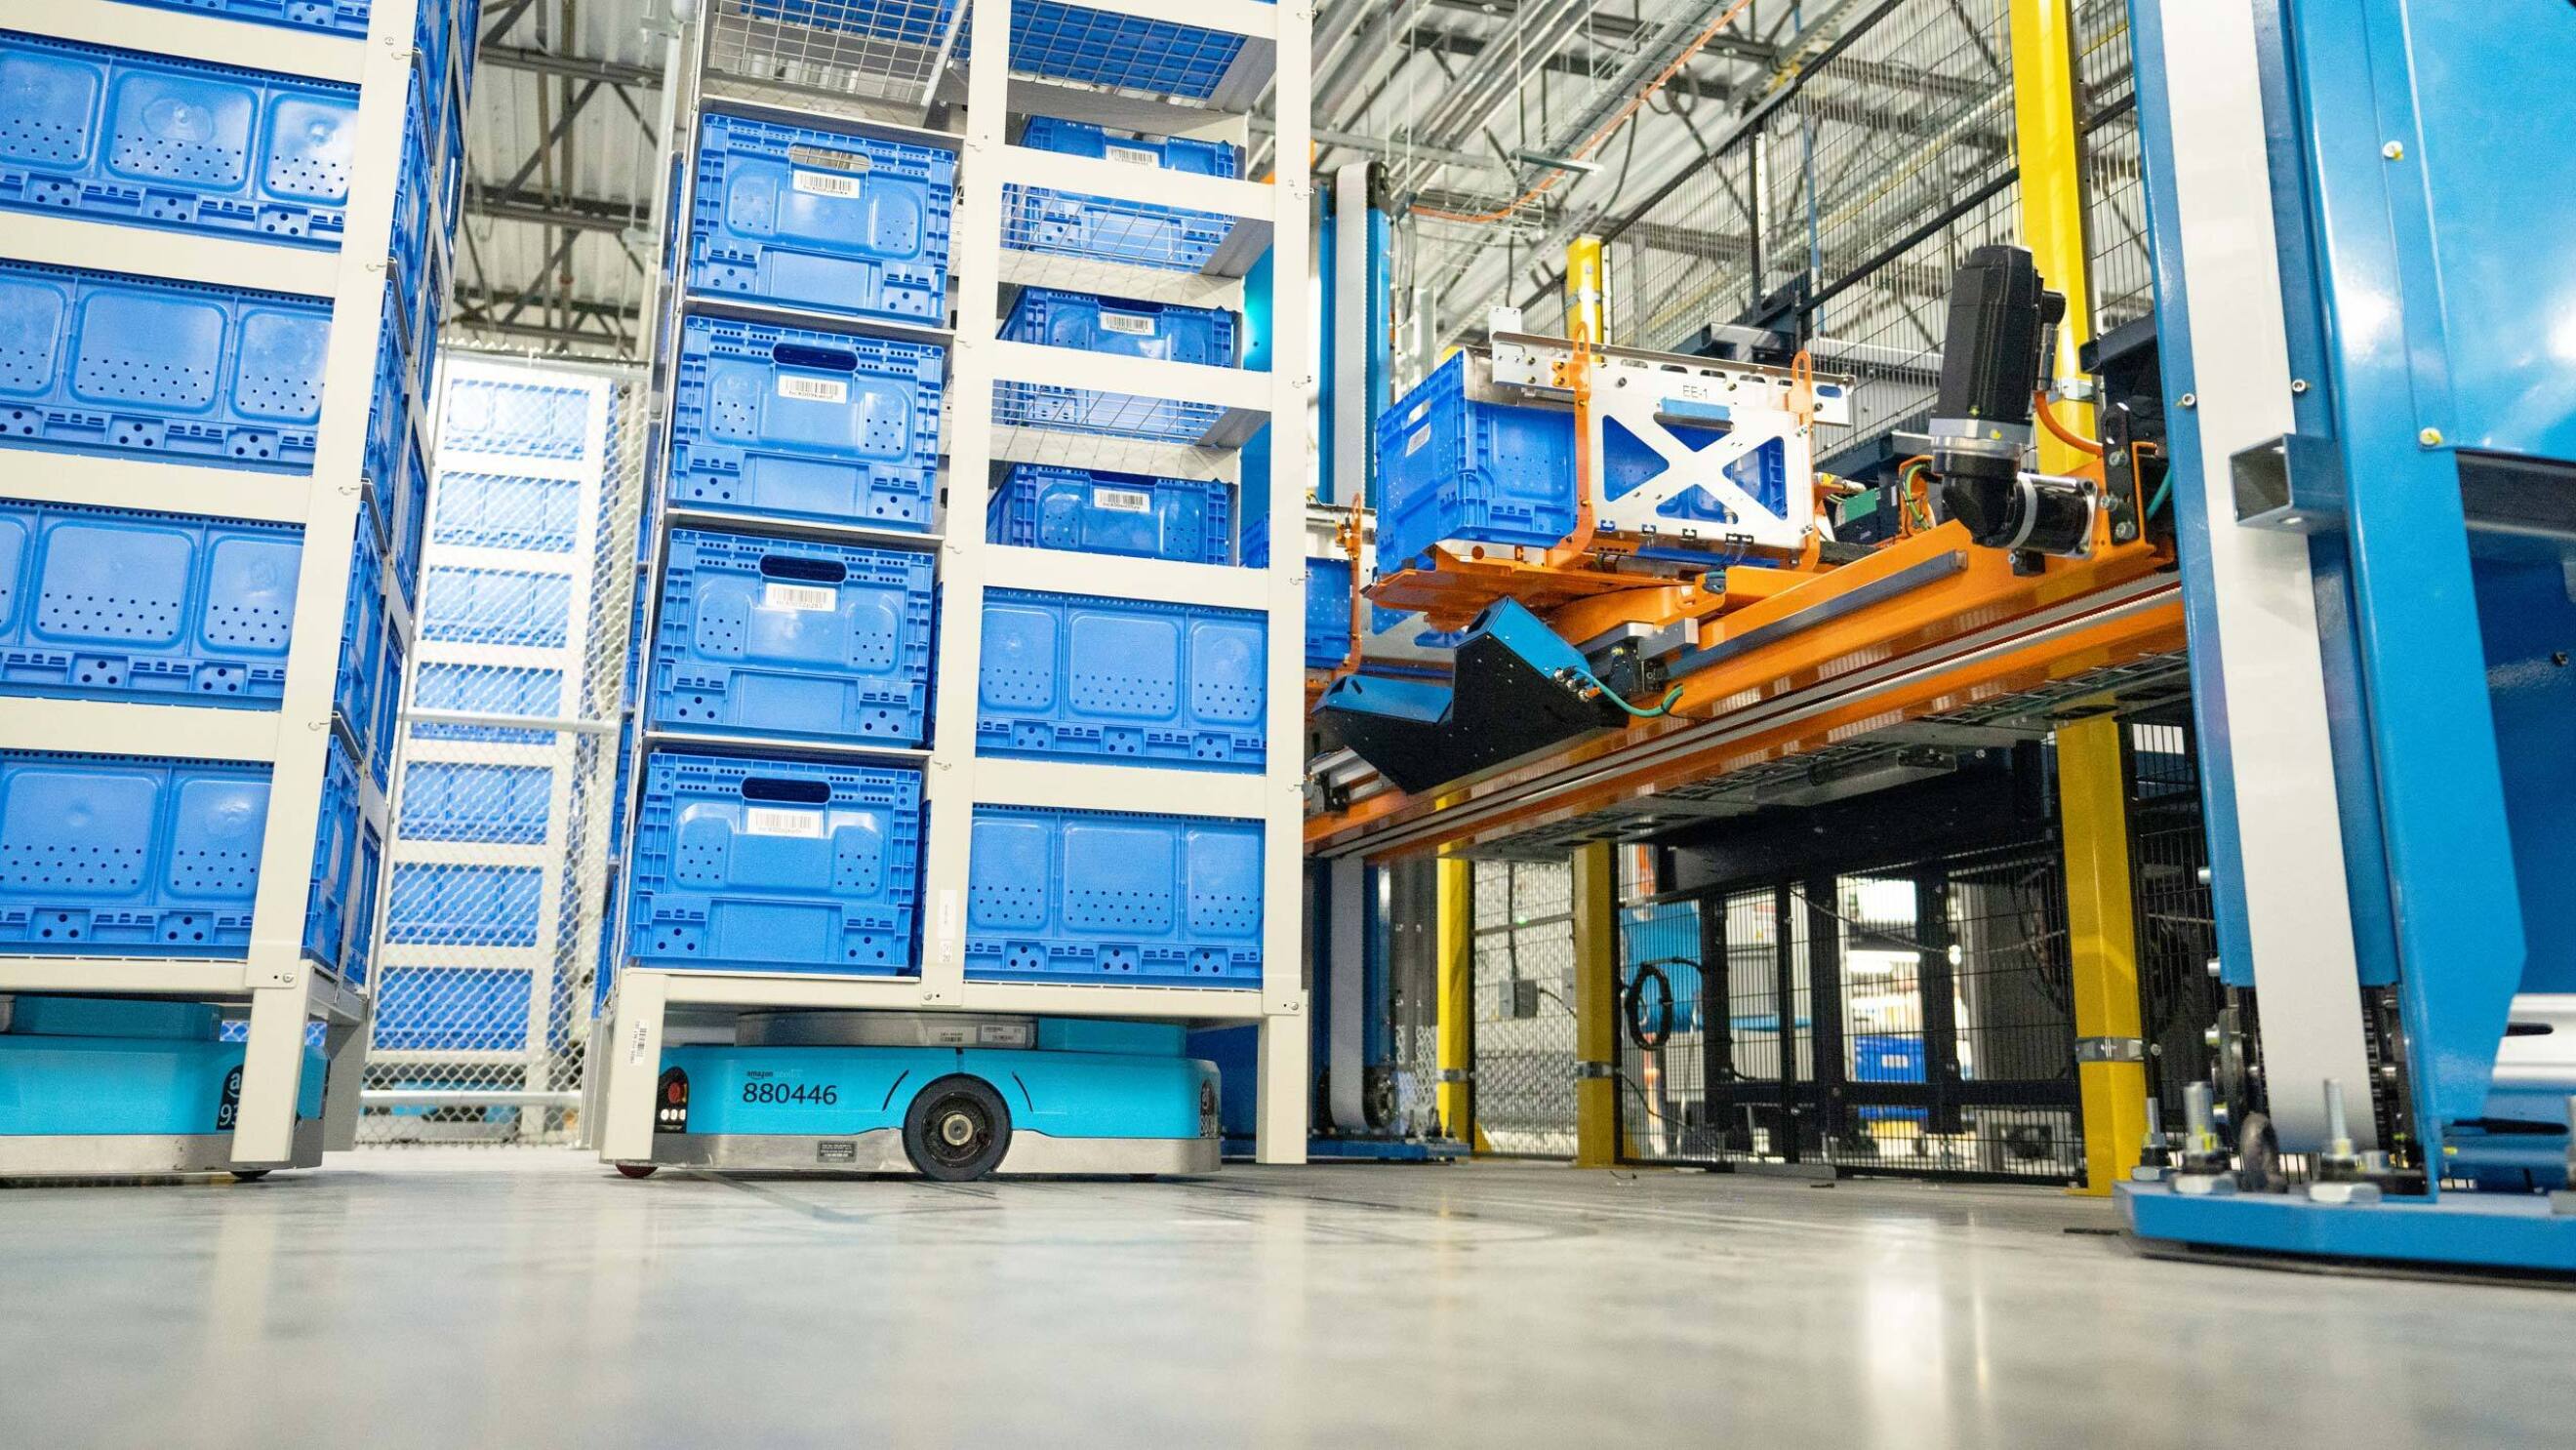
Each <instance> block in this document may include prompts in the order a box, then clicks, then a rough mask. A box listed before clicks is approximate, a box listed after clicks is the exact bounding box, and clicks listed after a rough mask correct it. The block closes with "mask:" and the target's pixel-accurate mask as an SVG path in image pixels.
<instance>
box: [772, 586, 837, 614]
mask: <svg viewBox="0 0 2576 1450" xmlns="http://www.w3.org/2000/svg"><path fill="white" fill-rule="evenodd" d="M840 602H841V601H840V599H839V597H838V596H837V595H836V594H835V593H834V592H833V590H832V589H831V588H830V586H828V585H823V584H781V583H779V582H778V581H777V580H775V579H768V580H763V581H762V582H761V586H760V607H761V608H763V609H831V608H834V607H835V606H837V605H839V603H840Z"/></svg>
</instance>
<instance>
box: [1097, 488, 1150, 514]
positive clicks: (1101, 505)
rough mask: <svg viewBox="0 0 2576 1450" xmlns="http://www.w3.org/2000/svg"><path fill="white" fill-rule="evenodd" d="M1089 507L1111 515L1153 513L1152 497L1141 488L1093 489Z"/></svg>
mask: <svg viewBox="0 0 2576 1450" xmlns="http://www.w3.org/2000/svg"><path fill="white" fill-rule="evenodd" d="M1091 506H1092V507H1093V508H1096V509H1108V510H1109V511H1111V512H1112V513H1122V514H1150V513H1152V512H1153V511H1154V496H1153V495H1152V494H1150V493H1147V492H1145V491H1144V490H1143V489H1141V488H1095V489H1093V490H1092V491H1091Z"/></svg>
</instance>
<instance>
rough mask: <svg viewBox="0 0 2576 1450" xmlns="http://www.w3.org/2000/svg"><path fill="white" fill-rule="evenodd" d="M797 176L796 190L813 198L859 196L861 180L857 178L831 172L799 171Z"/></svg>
mask: <svg viewBox="0 0 2576 1450" xmlns="http://www.w3.org/2000/svg"><path fill="white" fill-rule="evenodd" d="M795 176H796V183H795V185H796V189H797V190H798V191H801V192H805V193H807V194H808V195H811V196H856V195H858V194H859V179H858V178H857V177H855V176H843V175H838V174H836V173H833V172H829V171H799V172H797V173H795Z"/></svg>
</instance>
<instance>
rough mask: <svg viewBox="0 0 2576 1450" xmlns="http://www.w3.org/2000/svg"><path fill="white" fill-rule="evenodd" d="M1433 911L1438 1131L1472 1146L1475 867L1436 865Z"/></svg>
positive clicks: (1450, 863)
mask: <svg viewBox="0 0 2576 1450" xmlns="http://www.w3.org/2000/svg"><path fill="white" fill-rule="evenodd" d="M1438 870H1439V896H1438V900H1439V906H1438V909H1437V911H1436V913H1435V915H1434V918H1433V923H1434V930H1435V932H1436V938H1435V940H1434V942H1433V949H1434V950H1435V951H1437V952H1438V953H1439V956H1438V960H1437V963H1436V965H1435V967H1434V971H1435V973H1436V975H1435V976H1434V978H1433V983H1434V985H1433V989H1432V996H1433V1000H1434V1003H1435V1010H1436V1011H1437V1013H1438V1016H1439V1024H1440V1025H1439V1035H1438V1039H1437V1052H1438V1055H1439V1061H1440V1085H1439V1093H1438V1101H1439V1105H1440V1127H1441V1131H1443V1132H1445V1133H1447V1134H1448V1135H1449V1136H1450V1137H1452V1138H1455V1139H1457V1140H1458V1141H1459V1142H1461V1143H1465V1144H1466V1145H1468V1146H1469V1147H1470V1148H1473V1147H1474V1146H1475V1145H1476V1087H1475V1078H1474V1070H1475V1051H1476V1025H1475V1014H1476V895H1475V878H1474V874H1473V873H1474V870H1475V868H1474V867H1473V866H1471V865H1469V864H1468V863H1467V862H1465V861H1452V860H1445V859H1444V860H1442V861H1441V862H1440V865H1439V868H1438Z"/></svg>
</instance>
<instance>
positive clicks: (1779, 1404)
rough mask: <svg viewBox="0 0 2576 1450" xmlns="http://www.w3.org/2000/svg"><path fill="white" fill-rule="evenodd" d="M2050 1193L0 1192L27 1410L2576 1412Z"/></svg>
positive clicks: (2534, 1314)
mask: <svg viewBox="0 0 2576 1450" xmlns="http://www.w3.org/2000/svg"><path fill="white" fill-rule="evenodd" d="M2113 1223H2114V1220H2113V1217H2112V1212H2111V1210H2110V1209H2109V1208H2108V1207H2106V1206H2103V1205H2101V1204H2097V1203H2089V1202H2082V1201H2073V1200H2068V1199H2066V1198H2063V1197H2061V1196H2058V1195H2056V1194H2054V1193H2048V1192H2042V1191H2035V1190H2007V1189H1995V1188H1963V1187H1927V1186H1922V1185H1913V1184H1893V1183H1887V1184H1873V1183H1844V1184H1839V1185H1834V1186H1830V1187H1817V1186H1810V1185H1807V1184H1802V1183H1795V1182H1784V1181H1779V1180H1764V1179H1754V1178H1746V1177H1709V1176H1705V1175H1699V1174H1688V1173H1669V1172H1648V1173H1643V1174H1634V1175H1631V1174H1625V1173H1623V1174H1619V1175H1616V1176H1614V1175H1611V1174H1606V1173H1578V1172H1575V1171H1573V1170H1571V1169H1567V1168H1561V1167H1555V1166H1541V1165H1521V1164H1476V1165H1471V1166H1452V1167H1446V1168H1443V1167H1364V1166H1345V1167H1329V1168H1310V1169H1304V1170H1283V1169H1252V1168H1241V1169H1236V1168H1229V1169H1227V1170H1226V1171H1225V1172H1224V1173H1223V1174H1222V1175H1220V1176H1218V1177H1216V1178H1213V1179H1209V1180H1203V1181H1199V1182H1193V1183H1157V1184H1135V1183H1128V1182H1124V1181H1121V1182H1114V1183H1101V1182H1082V1183H1064V1182H1017V1183H999V1184H980V1185H973V1186H962V1187H942V1186H933V1185H929V1184H924V1183H919V1182H907V1181H864V1180H817V1179H778V1178H772V1179H765V1180H759V1181H743V1180H738V1179H731V1178H722V1177H713V1176H705V1177H691V1176H685V1175H674V1174H671V1173H668V1172H666V1173H665V1174H664V1175H663V1176H661V1177H659V1178H656V1179H654V1180H652V1181H651V1182H648V1183H629V1182H626V1181H624V1180H621V1179H619V1178H616V1177H615V1176H613V1175H611V1174H609V1173H607V1172H606V1171H605V1170H603V1169H601V1168H600V1167H599V1166H598V1164H596V1163H595V1162H593V1161H591V1160H589V1159H588V1158H586V1157H584V1156H581V1155H577V1154H574V1153H571V1152H544V1151H506V1150H482V1151H476V1150H419V1151H400V1150H396V1151H377V1152H365V1153H359V1154H355V1155H344V1156H340V1157H336V1158H334V1159H333V1160H332V1164H331V1166H330V1167H328V1168H327V1169H325V1170H323V1171H321V1172H317V1173H310V1174H303V1175H298V1176H292V1177H281V1178H278V1179H273V1180H271V1181H269V1182H267V1183H262V1184H255V1185H232V1184H221V1185H201V1186H169V1187H149V1186H145V1187H132V1186H128V1187H98V1188H33V1189H22V1190H14V1191H9V1192H6V1193H0V1296H4V1297H5V1303H6V1305H7V1308H6V1310H5V1312H0V1365H5V1366H6V1367H7V1369H6V1378H5V1382H0V1443H5V1444H8V1445H15V1446H27V1447H60V1446H74V1445H101V1446H110V1445H112V1446H120V1447H124V1446H147V1445H187V1446H199V1445H203V1446H221V1445H260V1446H281V1445H325V1444H328V1445H345V1446H361V1445H363V1446H414V1445H419V1446H440V1447H449V1450H461V1447H481V1446H520V1445H546V1446H574V1445H585V1446H586V1445H598V1446H654V1445H672V1446H729V1445H743V1446H778V1445H806V1444H812V1445H823V1444H829V1445H836V1446H847V1447H876V1446H913V1445H993V1446H1009V1447H1056V1446H1092V1445H1100V1446H1148V1447H1154V1450H1181V1447H1196V1446H1238V1445H1306V1444H1328V1445H1333V1446H1336V1447H1345V1450H1363V1447H1365V1450H1393V1447H1412V1446H1450V1445H1457V1446H1469V1445H1473V1446H1508V1445H1547V1446H1571V1445H1600V1444H1605V1443H1611V1442H1612V1439H1613V1437H1616V1439H1617V1440H1622V1441H1625V1440H1634V1441H1640V1442H1649V1443H1658V1444H1664V1445H1719V1444H1727V1445H1743V1446H1776V1445H1810V1444H1812V1445H1832V1446H1838V1447H1840V1446H1852V1447H1859V1446H1906V1447H1919V1446H1939V1445H1960V1446H1970V1445H1975V1446H1989V1445H1991V1446H2072V1445H2091V1446H2123V1447H2126V1446H2145V1445H2165V1444H2175V1445H2180V1444H2218V1443H2226V1444H2235V1445H2291V1444H2314V1443H2332V1444H2334V1445H2336V1446H2338V1447H2340V1450H2356V1447H2362V1446H2373V1445H2421V1444H2434V1443H2443V1444H2465V1445H2504V1444H2529V1445H2564V1444H2567V1443H2569V1440H2568V1436H2569V1434H2570V1430H2569V1427H2570V1426H2571V1425H2576V1375H2570V1374H2569V1373H2568V1346H2569V1345H2570V1344H2576V1293H2565V1292H2559V1291H2554V1290H2547V1289H2531V1288H2498V1287H2470V1286H2461V1285H2450V1284H2429V1283H2407V1282H2389V1281H2377V1280H2362V1279H2341V1278H2324V1277H2315V1276H2309V1275H2297V1274H2284V1273H2265V1272H2259V1271H2253V1270H2244V1269H2231V1268H2222V1267H2215V1266H2204V1265H2185V1264H2172V1263H2161V1262H2155V1261H2151V1260H2147V1259H2143V1258H2140V1257H2138V1256H2137V1255H2136V1254H2135V1253H2134V1252H2133V1251H2132V1249H2131V1248H2130V1247H2129V1245H2128V1244H2127V1242H2126V1241H2125V1240H2123V1239H2121V1238H2119V1237H2115V1236H2109V1235H2107V1234H2106V1233H2105V1232H2104V1231H2105V1230H2108V1229H2110V1228H2111V1227H2112V1226H2113Z"/></svg>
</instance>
